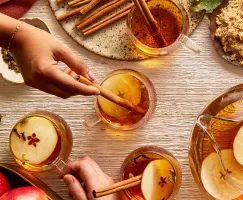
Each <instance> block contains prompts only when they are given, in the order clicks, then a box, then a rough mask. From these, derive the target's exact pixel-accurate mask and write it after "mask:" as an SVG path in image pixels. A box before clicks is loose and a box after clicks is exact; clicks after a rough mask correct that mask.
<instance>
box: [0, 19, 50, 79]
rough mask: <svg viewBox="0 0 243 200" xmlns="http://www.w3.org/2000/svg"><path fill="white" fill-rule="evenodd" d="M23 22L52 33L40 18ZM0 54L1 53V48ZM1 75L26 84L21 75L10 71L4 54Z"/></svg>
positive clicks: (0, 63) (0, 68)
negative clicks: (4, 59)
mask: <svg viewBox="0 0 243 200" xmlns="http://www.w3.org/2000/svg"><path fill="white" fill-rule="evenodd" d="M22 20H23V21H25V22H26V23H28V24H30V25H32V26H35V27H37V28H40V29H42V30H44V31H46V32H49V33H50V29H49V28H48V26H47V25H46V23H45V22H43V21H42V20H41V19H38V18H33V19H27V18H25V19H22ZM0 52H1V48H0ZM0 74H2V77H3V78H4V79H5V80H7V81H10V82H12V83H24V79H23V77H22V75H21V73H15V72H14V71H12V70H9V69H8V65H7V64H6V63H5V62H4V61H3V58H2V53H0Z"/></svg>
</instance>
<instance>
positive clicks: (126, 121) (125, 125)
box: [83, 69, 157, 130]
mask: <svg viewBox="0 0 243 200" xmlns="http://www.w3.org/2000/svg"><path fill="white" fill-rule="evenodd" d="M119 75H122V76H123V75H125V76H127V75H128V76H129V77H133V79H134V80H135V82H134V84H135V85H136V83H137V82H139V84H140V87H141V88H143V91H146V92H141V93H142V94H143V93H145V94H146V98H147V101H146V102H142V101H143V99H144V98H143V96H142V97H141V102H140V103H139V104H138V105H140V104H141V103H143V104H148V106H147V112H146V113H145V114H144V116H141V115H134V116H133V115H131V116H130V115H128V117H127V118H126V116H125V117H123V116H122V117H117V118H116V117H113V118H110V117H109V116H108V115H107V114H106V113H105V112H103V110H102V108H101V107H100V105H101V104H99V102H98V100H99V98H100V97H99V96H98V97H96V98H95V110H96V114H95V115H93V116H91V117H90V118H88V119H87V120H85V121H84V122H83V127H84V128H86V129H88V128H91V127H93V126H94V125H96V124H97V123H98V122H100V121H102V122H103V123H104V124H106V125H107V126H108V127H111V128H113V129H118V130H132V129H135V128H138V127H140V126H142V125H143V124H145V123H146V122H147V121H148V120H149V119H150V118H151V117H152V115H153V113H154V111H155V107H156V102H157V97H156V92H155V89H154V87H153V84H152V83H151V81H150V80H149V79H148V78H147V77H146V76H145V75H143V74H142V73H140V72H137V71H134V70H131V69H118V70H115V71H112V72H111V73H109V74H108V75H107V76H105V78H104V79H103V80H102V81H101V84H100V85H101V86H104V85H105V83H106V81H107V80H110V79H111V78H114V79H116V78H115V77H119ZM129 77H125V78H129ZM125 78H122V81H123V80H124V79H125ZM125 82H126V80H125ZM114 85H115V84H114ZM118 85H119V84H118ZM129 85H130V86H131V88H130V90H129V91H127V90H126V92H125V94H124V95H125V96H126V93H127V94H129V93H131V94H132V93H137V91H136V92H134V91H133V88H134V87H135V85H133V83H131V84H129ZM123 89H124V88H121V90H123ZM108 90H109V89H108ZM119 93H120V91H119ZM118 95H119V94H118ZM102 98H103V97H102ZM106 107H109V106H106ZM121 120H122V122H121Z"/></svg>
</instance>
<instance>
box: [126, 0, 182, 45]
mask: <svg viewBox="0 0 243 200" xmlns="http://www.w3.org/2000/svg"><path fill="white" fill-rule="evenodd" d="M147 3H148V7H149V8H150V11H151V13H152V15H153V16H154V18H155V20H156V21H157V23H158V25H159V27H160V30H161V33H162V35H163V36H164V38H165V40H166V42H167V43H168V46H169V45H171V44H172V43H174V42H175V41H176V39H177V38H178V37H179V35H180V34H181V32H182V29H183V16H182V13H181V11H180V9H179V8H178V7H177V6H176V5H175V4H174V3H173V2H172V1H169V0H163V1H158V2H157V1H156V0H152V1H148V2H147ZM131 27H132V32H133V34H134V36H135V37H136V38H137V39H138V40H139V41H140V42H142V43H143V44H145V45H147V46H149V47H152V48H158V47H159V46H158V44H157V43H156V41H155V40H154V38H153V36H152V35H151V33H150V32H149V30H148V28H147V26H146V24H145V22H144V19H143V16H142V15H141V14H140V12H139V10H138V9H135V10H134V13H133V16H132V23H131Z"/></svg>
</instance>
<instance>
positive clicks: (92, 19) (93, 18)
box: [77, 0, 129, 30]
mask: <svg viewBox="0 0 243 200" xmlns="http://www.w3.org/2000/svg"><path fill="white" fill-rule="evenodd" d="M127 1H129V0H119V1H118V2H116V3H114V4H112V5H111V6H108V7H106V8H105V9H103V10H102V11H101V12H98V13H96V14H95V15H93V16H91V17H90V18H88V19H87V20H86V21H83V22H82V23H80V24H79V25H78V26H77V28H78V29H80V30H82V29H84V28H85V27H86V26H88V25H90V24H91V23H93V22H95V21H96V20H97V19H100V18H101V17H102V16H104V15H106V14H108V13H109V12H111V11H113V10H115V9H117V8H119V7H120V6H121V5H122V4H124V3H125V2H127Z"/></svg>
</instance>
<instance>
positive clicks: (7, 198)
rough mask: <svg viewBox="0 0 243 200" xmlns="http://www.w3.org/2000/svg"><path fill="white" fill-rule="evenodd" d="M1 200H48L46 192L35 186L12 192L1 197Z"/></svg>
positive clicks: (16, 189)
mask: <svg viewBox="0 0 243 200" xmlns="http://www.w3.org/2000/svg"><path fill="white" fill-rule="evenodd" d="M0 200H48V198H47V196H46V194H45V192H43V191H42V190H41V189H39V188H37V187H33V186H27V187H20V188H15V189H13V190H10V191H9V192H7V193H5V194H4V195H3V196H1V197H0Z"/></svg>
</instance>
